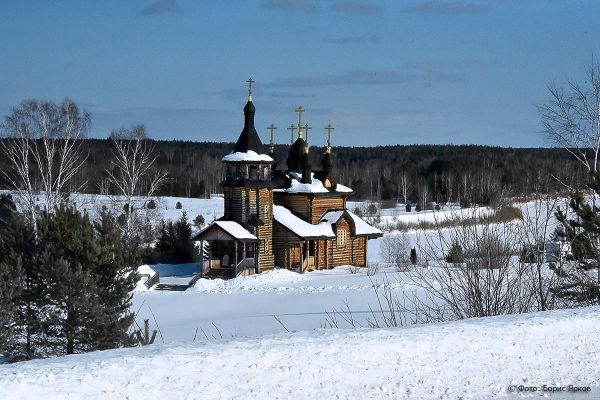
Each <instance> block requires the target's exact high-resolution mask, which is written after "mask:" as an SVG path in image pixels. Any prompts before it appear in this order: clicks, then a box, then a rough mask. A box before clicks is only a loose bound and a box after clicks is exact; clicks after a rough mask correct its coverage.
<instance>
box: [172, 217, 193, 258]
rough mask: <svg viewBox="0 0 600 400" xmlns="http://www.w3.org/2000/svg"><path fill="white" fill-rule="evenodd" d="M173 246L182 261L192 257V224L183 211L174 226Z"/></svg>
mask: <svg viewBox="0 0 600 400" xmlns="http://www.w3.org/2000/svg"><path fill="white" fill-rule="evenodd" d="M174 231H175V232H174V233H175V235H174V243H173V245H174V248H175V251H176V252H177V254H178V256H179V257H180V259H181V261H183V262H191V261H193V259H194V244H193V243H192V239H191V237H192V226H191V225H190V223H189V222H188V220H187V214H186V213H185V211H184V212H183V213H182V214H181V218H179V219H178V220H177V222H176V223H175V226H174Z"/></svg>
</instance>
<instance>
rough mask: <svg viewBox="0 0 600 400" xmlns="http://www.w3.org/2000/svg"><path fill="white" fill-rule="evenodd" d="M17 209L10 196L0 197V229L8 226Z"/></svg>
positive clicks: (3, 195)
mask: <svg viewBox="0 0 600 400" xmlns="http://www.w3.org/2000/svg"><path fill="white" fill-rule="evenodd" d="M16 211H17V207H16V206H15V203H14V201H13V199H12V196H11V195H10V194H2V195H0V228H4V227H6V226H7V225H8V223H9V221H10V219H11V217H12V216H13V215H14V214H15V213H16Z"/></svg>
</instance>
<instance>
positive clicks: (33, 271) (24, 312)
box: [0, 214, 44, 361]
mask: <svg viewBox="0 0 600 400" xmlns="http://www.w3.org/2000/svg"><path fill="white" fill-rule="evenodd" d="M42 294H43V281H42V277H41V275H40V271H39V266H38V264H37V258H36V244H35V235H34V231H33V228H32V226H31V225H30V224H29V223H28V222H27V221H26V220H25V218H24V217H23V216H21V215H19V214H13V215H12V216H11V218H10V219H9V220H8V221H7V225H6V226H5V227H4V228H3V229H1V230H0V331H1V332H0V353H4V354H8V355H10V358H11V359H12V360H14V361H20V360H29V359H32V358H35V357H39V356H42V355H44V352H43V349H42V347H43V336H42V335H41V333H40V329H41V325H42V318H41V315H42V312H43V306H42V301H41V296H42ZM7 318H8V319H7ZM7 321H8V324H7Z"/></svg>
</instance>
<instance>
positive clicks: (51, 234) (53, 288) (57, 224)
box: [38, 204, 103, 355]
mask: <svg viewBox="0 0 600 400" xmlns="http://www.w3.org/2000/svg"><path fill="white" fill-rule="evenodd" d="M38 228H39V241H40V250H41V254H40V267H41V272H42V275H43V276H44V278H45V281H46V285H47V293H46V296H45V297H44V302H45V304H47V306H48V313H47V320H46V321H45V328H46V331H45V336H46V343H47V345H48V354H49V355H63V354H74V353H76V352H77V353H79V352H84V351H91V350H95V349H96V342H97V336H96V335H97V332H96V331H97V330H101V329H103V326H102V320H103V319H102V318H99V317H100V316H101V315H102V313H103V310H102V302H101V299H100V297H99V296H98V293H97V290H96V285H97V277H96V275H95V264H96V262H97V254H98V253H99V248H98V247H99V246H98V244H97V243H96V240H95V237H94V229H93V226H92V224H91V222H90V221H89V218H88V216H87V215H82V214H80V213H79V212H78V211H76V210H75V209H73V208H71V207H69V206H66V205H63V204H61V205H60V206H58V207H57V208H56V209H55V211H54V214H49V213H44V214H43V215H42V216H41V218H40V221H39V223H38Z"/></svg>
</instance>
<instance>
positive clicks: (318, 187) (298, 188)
mask: <svg viewBox="0 0 600 400" xmlns="http://www.w3.org/2000/svg"><path fill="white" fill-rule="evenodd" d="M287 176H288V178H289V179H290V181H291V186H290V187H288V188H280V189H274V190H273V191H274V192H281V193H336V192H337V193H348V194H349V193H352V189H350V188H349V187H347V186H344V185H340V184H339V183H338V184H337V185H336V187H335V189H333V190H330V189H327V188H326V187H325V185H323V182H322V181H321V180H319V179H317V178H316V177H315V173H314V172H312V173H311V182H310V183H302V175H301V174H300V173H298V172H296V171H291V172H289V173H288V174H287Z"/></svg>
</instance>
